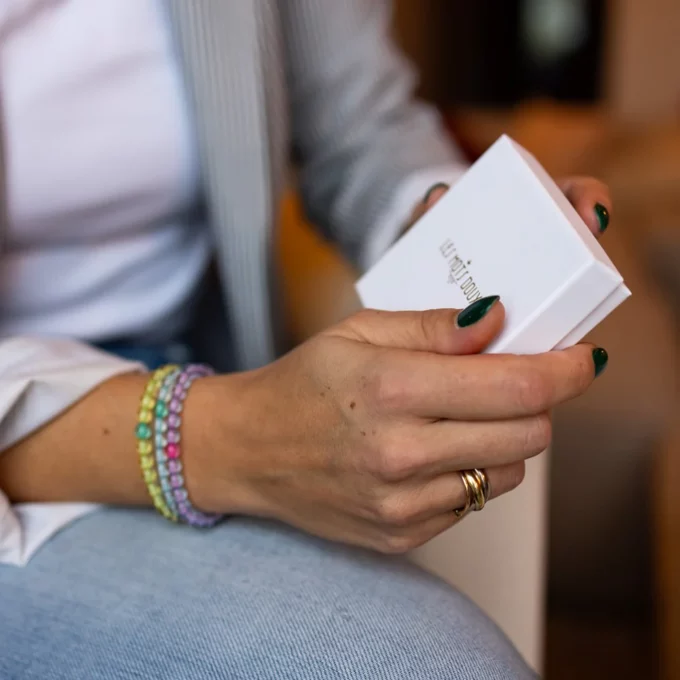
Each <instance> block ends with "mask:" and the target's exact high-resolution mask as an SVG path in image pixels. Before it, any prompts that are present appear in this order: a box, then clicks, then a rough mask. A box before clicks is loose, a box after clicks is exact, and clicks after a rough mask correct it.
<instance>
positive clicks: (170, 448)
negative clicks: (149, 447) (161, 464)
mask: <svg viewBox="0 0 680 680" xmlns="http://www.w3.org/2000/svg"><path fill="white" fill-rule="evenodd" d="M165 453H166V455H167V456H168V458H179V446H177V444H168V445H167V446H166V447H165Z"/></svg>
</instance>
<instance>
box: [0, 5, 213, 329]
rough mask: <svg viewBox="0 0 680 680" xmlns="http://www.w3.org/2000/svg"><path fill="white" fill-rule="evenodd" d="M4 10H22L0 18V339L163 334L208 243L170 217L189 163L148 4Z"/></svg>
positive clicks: (183, 195) (174, 79) (163, 42)
mask: <svg viewBox="0 0 680 680" xmlns="http://www.w3.org/2000/svg"><path fill="white" fill-rule="evenodd" d="M3 2H6V0H3ZM10 6H11V7H13V8H14V11H15V12H23V13H24V18H23V20H22V21H21V22H17V21H16V19H15V23H14V25H13V26H12V25H11V24H10V23H8V22H9V18H8V17H6V18H5V22H4V25H3V26H2V27H0V28H1V29H2V33H3V34H5V31H6V34H5V35H4V37H3V40H2V46H1V51H0V64H1V66H2V81H1V85H0V88H1V92H2V98H3V101H4V127H5V130H4V133H5V139H6V140H7V141H6V149H5V154H6V158H7V193H8V201H9V206H8V207H9V233H8V234H7V235H6V241H5V244H4V249H3V254H2V275H1V276H0V336H5V337H8V336H16V335H29V334H31V335H32V334H41V335H50V336H58V337H59V336H61V337H75V338H80V339H83V340H89V341H97V340H104V339H111V338H112V337H116V336H124V337H139V336H145V337H146V336H148V335H149V334H150V333H153V335H154V336H158V335H159V334H165V335H166V337H168V336H169V335H171V334H173V333H174V332H176V331H177V325H178V324H180V323H181V320H182V318H183V315H182V314H181V312H182V311H183V309H184V306H185V305H186V303H187V301H188V299H189V297H190V296H191V294H192V293H193V292H194V290H195V288H196V284H197V282H198V281H199V279H200V277H201V274H202V273H203V271H204V270H205V267H206V263H207V260H208V257H209V251H210V243H209V238H208V235H207V230H206V229H201V228H199V227H198V226H197V225H191V224H189V223H188V222H187V221H186V219H185V215H184V214H185V213H186V211H187V210H188V209H190V208H191V207H192V205H193V203H194V201H195V200H196V196H197V190H198V174H197V163H196V159H195V155H194V144H193V138H192V135H191V131H190V125H189V121H188V119H187V114H186V110H185V99H184V93H183V92H182V85H181V82H180V75H179V70H178V69H177V68H176V67H175V62H174V55H173V45H172V41H171V36H170V31H169V27H168V26H167V25H166V22H165V20H164V19H165V17H164V16H163V14H162V11H163V8H162V5H161V3H160V2H159V1H158V0H96V2H92V0H13V1H12V2H10ZM48 282H49V285H46V284H47V283H48ZM84 291H87V293H86V294H85V295H84V294H83V293H84ZM140 291H144V295H140V294H139V293H140ZM171 320H172V325H171Z"/></svg>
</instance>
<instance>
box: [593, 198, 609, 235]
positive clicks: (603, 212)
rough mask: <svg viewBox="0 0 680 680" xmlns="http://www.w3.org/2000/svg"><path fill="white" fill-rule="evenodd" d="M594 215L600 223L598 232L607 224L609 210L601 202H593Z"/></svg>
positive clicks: (602, 230)
mask: <svg viewBox="0 0 680 680" xmlns="http://www.w3.org/2000/svg"><path fill="white" fill-rule="evenodd" d="M595 215H596V216H597V221H598V222H599V224H600V233H603V232H604V231H605V229H606V228H607V227H608V226H609V210H607V208H605V207H604V206H603V205H602V203H596V204H595Z"/></svg>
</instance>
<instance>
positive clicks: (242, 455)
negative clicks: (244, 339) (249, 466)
mask: <svg viewBox="0 0 680 680" xmlns="http://www.w3.org/2000/svg"><path fill="white" fill-rule="evenodd" d="M249 381H250V373H234V374H230V375H220V376H214V377H208V378H202V379H200V380H197V381H196V382H195V383H194V384H193V386H192V387H191V391H190V393H189V396H188V398H187V400H186V402H185V406H184V412H183V418H182V421H183V428H184V433H183V439H184V442H185V446H184V451H185V453H184V455H183V458H184V476H185V479H186V485H187V489H188V491H189V495H190V497H191V501H192V503H193V504H194V505H195V506H196V507H197V508H198V509H200V510H202V511H203V512H211V513H224V514H257V503H256V497H255V494H254V493H253V492H252V491H251V489H250V488H249V485H248V483H247V482H248V475H247V470H246V469H245V466H244V461H246V460H247V459H248V455H247V450H246V449H247V445H246V441H247V437H246V436H245V428H246V424H247V409H246V407H245V404H244V401H245V400H244V399H243V395H244V393H245V391H246V389H247V384H248V383H249Z"/></svg>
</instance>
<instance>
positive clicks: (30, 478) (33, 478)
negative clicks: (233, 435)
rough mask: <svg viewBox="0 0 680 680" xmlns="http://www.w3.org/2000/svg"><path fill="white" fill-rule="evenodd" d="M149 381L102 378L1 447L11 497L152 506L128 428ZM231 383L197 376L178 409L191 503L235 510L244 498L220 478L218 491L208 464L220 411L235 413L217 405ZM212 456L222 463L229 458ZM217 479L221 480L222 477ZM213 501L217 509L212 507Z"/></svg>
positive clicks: (2, 476)
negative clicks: (181, 408) (21, 437)
mask: <svg viewBox="0 0 680 680" xmlns="http://www.w3.org/2000/svg"><path fill="white" fill-rule="evenodd" d="M148 379H149V375H144V374H128V375H122V376H118V377H115V378H112V379H110V380H107V381H106V382H104V383H102V384H101V385H100V386H99V387H97V388H96V389H94V390H93V391H92V392H90V393H89V394H87V395H86V396H85V397H84V398H83V399H81V400H80V401H78V402H77V403H76V404H74V405H73V406H72V407H71V408H70V409H68V410H67V411H65V412H64V413H62V414H61V415H60V416H59V417H57V418H55V419H54V420H53V421H51V422H50V423H48V424H46V425H45V426H43V427H42V428H41V429H39V430H38V431H36V432H35V433H33V434H32V435H31V436H29V437H27V438H25V439H24V440H23V441H21V442H19V443H17V444H16V445H14V446H13V447H12V448H11V449H9V450H7V451H5V452H4V453H3V454H1V455H0V488H2V489H3V491H4V492H5V493H6V494H7V495H8V497H9V498H10V500H11V501H13V502H26V501H32V502H45V501H88V502H98V503H109V504H120V505H151V499H150V497H149V495H148V493H147V490H146V486H145V484H144V481H143V479H142V475H141V473H140V467H139V457H138V454H137V447H136V440H135V434H134V430H135V424H136V417H137V411H138V408H139V401H140V398H141V396H142V394H143V392H144V387H145V385H146V383H147V381H148ZM234 381H238V377H236V376H235V377H233V378H231V377H230V378H224V377H217V378H204V379H202V380H198V381H196V382H195V383H194V384H193V386H192V387H191V390H190V393H189V396H188V398H187V400H186V402H185V405H184V411H183V413H182V429H181V435H182V462H183V466H184V476H185V480H186V486H187V489H188V490H189V493H190V495H191V498H192V501H193V502H194V503H195V505H196V506H197V507H199V508H205V509H211V510H212V509H215V510H219V511H220V512H229V511H231V512H234V511H239V510H240V509H241V506H242V505H243V504H244V502H245V501H244V499H243V494H242V493H241V492H240V491H239V490H238V489H237V488H236V484H235V483H234V485H233V487H230V485H229V484H228V482H227V483H226V484H223V485H222V486H220V488H219V491H218V490H217V488H216V487H217V483H216V479H215V478H216V477H217V476H218V475H217V471H216V470H214V469H213V468H214V466H215V464H216V461H217V459H218V456H217V455H216V453H217V448H218V447H219V446H220V445H219V441H220V440H222V439H223V438H224V437H226V436H228V435H227V431H228V429H229V427H228V424H227V423H226V418H224V417H222V416H221V413H222V412H230V413H232V414H234V415H235V411H234V408H230V405H229V404H225V403H221V402H223V400H224V399H225V398H226V399H228V397H227V396H226V395H227V394H228V393H229V391H230V390H229V385H231V383H233V382H234ZM218 402H220V403H218ZM232 406H233V405H232ZM224 448H226V449H228V448H229V447H228V446H225V447H224ZM219 459H220V463H221V464H222V466H223V467H224V468H227V467H228V463H229V461H228V458H227V457H226V456H219ZM219 477H220V480H221V479H222V478H223V477H224V478H225V479H228V477H229V475H228V474H225V475H219ZM234 481H235V480H234ZM220 484H222V482H220ZM218 497H219V498H218ZM216 504H219V505H220V506H221V507H219V508H214V507H213V506H215V505H216ZM207 506H210V507H207Z"/></svg>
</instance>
